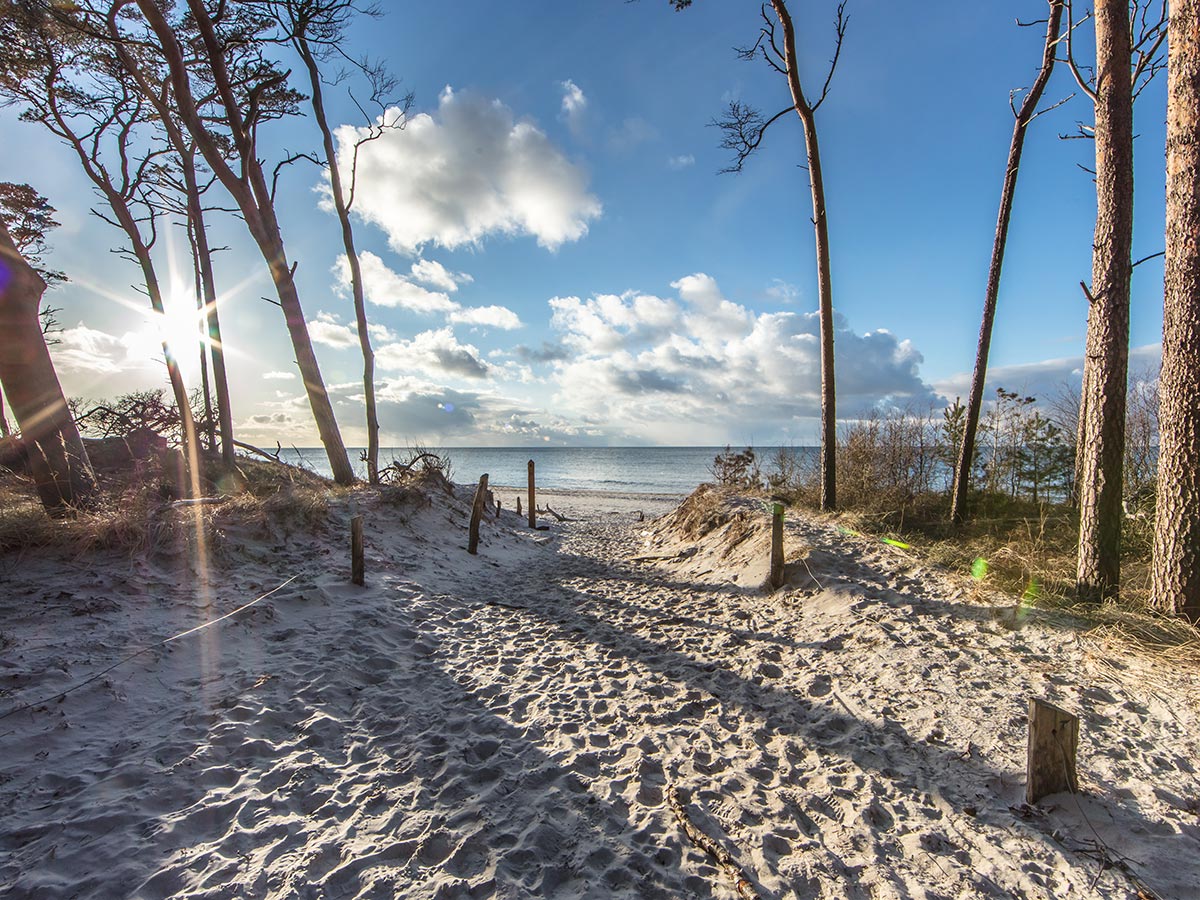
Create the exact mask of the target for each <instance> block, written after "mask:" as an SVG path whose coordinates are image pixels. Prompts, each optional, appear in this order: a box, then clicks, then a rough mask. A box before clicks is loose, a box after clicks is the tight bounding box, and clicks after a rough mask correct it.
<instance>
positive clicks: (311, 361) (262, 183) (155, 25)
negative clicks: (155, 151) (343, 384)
mask: <svg viewBox="0 0 1200 900" xmlns="http://www.w3.org/2000/svg"><path fill="white" fill-rule="evenodd" d="M136 2H137V6H138V9H140V10H141V12H142V15H143V16H145V18H146V22H147V23H148V24H149V25H150V28H151V30H153V32H154V34H155V36H156V37H157V38H158V41H159V43H160V45H161V49H162V51H163V54H164V57H165V59H166V62H167V65H168V67H169V69H170V80H171V85H172V89H173V91H174V94H175V98H176V102H177V103H178V106H179V114H180V117H181V118H182V120H183V122H184V124H185V125H186V126H187V129H188V132H189V133H190V134H191V135H192V138H193V139H194V140H195V141H196V145H197V147H199V149H200V152H201V153H202V154H203V155H204V159H205V161H206V162H207V163H208V165H209V167H210V168H211V169H212V170H213V172H214V173H216V176H217V178H218V179H220V181H221V184H222V185H224V187H225V189H226V190H227V191H229V193H230V196H232V197H233V199H234V201H235V202H236V203H237V204H238V209H239V211H240V212H241V213H242V217H243V218H244V219H245V221H246V227H247V228H248V229H249V231H250V234H251V236H252V237H253V238H254V241H255V243H256V244H257V245H258V248H259V252H260V253H261V254H262V256H263V259H264V260H265V261H266V263H267V268H268V270H269V271H270V273H271V280H272V281H273V282H274V283H275V292H276V295H277V296H278V297H279V305H280V307H281V308H282V309H283V315H284V320H285V322H286V323H287V329H288V334H289V335H290V337H291V339H292V348H293V350H294V351H295V353H296V365H297V366H298V367H299V369H300V377H301V378H302V379H303V380H304V389H305V392H306V393H307V395H308V402H309V406H310V407H311V409H312V413H313V419H314V420H315V421H316V425H317V432H318V433H319V434H320V437H321V443H322V444H323V445H324V447H325V454H326V456H327V457H328V459H329V467H330V469H331V470H332V472H333V477H334V480H335V481H336V482H337V483H338V484H351V483H352V482H353V481H354V469H353V468H352V467H351V465H350V458H349V456H348V455H347V454H346V446H345V444H343V443H342V435H341V432H340V431H339V430H338V425H337V418H336V417H335V416H334V413H333V404H332V403H331V402H330V400H329V394H328V392H327V391H326V390H325V381H324V379H323V378H322V376H321V368H320V366H319V365H318V364H317V356H316V353H315V352H314V351H313V346H312V340H311V338H310V337H309V334H308V325H307V323H306V322H305V320H304V310H303V308H302V307H301V306H300V296H299V293H298V292H297V290H296V282H295V280H294V277H293V272H292V269H291V267H290V266H289V265H288V260H287V253H286V252H285V250H284V246H283V238H282V236H281V234H280V231H279V222H278V220H277V219H276V217H275V210H274V206H273V201H272V198H271V192H270V190H269V189H268V187H267V181H266V177H265V175H264V174H263V170H262V165H261V163H260V162H259V159H258V157H257V155H256V151H255V147H254V145H253V141H252V140H251V139H250V136H249V134H248V132H247V129H246V127H245V123H244V120H243V118H242V114H241V111H240V110H239V107H238V104H237V98H236V97H235V96H234V90H233V85H232V81H231V80H230V77H229V73H228V71H227V70H226V65H225V59H224V56H223V54H222V49H221V46H220V41H219V40H218V38H217V35H216V31H215V29H214V27H213V22H212V19H211V18H210V17H209V15H208V12H207V11H206V10H205V8H204V4H203V3H202V2H201V0H187V7H188V9H189V10H190V11H191V13H192V15H193V17H194V19H195V21H196V25H197V27H198V29H199V32H200V36H201V38H202V41H203V44H204V47H205V52H206V56H207V61H208V63H209V64H210V66H211V70H212V75H213V78H214V80H215V83H216V88H217V92H218V94H219V95H220V98H221V103H222V105H223V106H224V109H225V114H226V116H227V117H228V119H229V125H230V130H231V132H232V135H233V141H234V145H235V146H236V148H237V151H238V157H239V159H238V162H239V165H240V168H241V170H242V174H241V175H238V174H237V173H235V172H234V171H233V170H232V169H231V168H230V167H229V164H228V163H227V162H226V160H225V157H224V154H223V153H222V152H221V149H220V148H219V147H218V146H217V144H216V141H215V140H214V139H213V137H212V135H211V134H210V133H209V131H208V128H207V124H206V122H205V121H204V119H202V118H201V116H200V113H199V111H198V110H197V109H196V104H195V100H194V98H193V96H192V92H191V83H190V81H189V75H188V70H187V64H186V62H185V60H184V55H183V49H182V47H181V46H180V44H179V39H178V38H177V37H176V35H175V32H174V30H173V29H172V27H171V25H170V24H169V23H168V22H167V20H166V17H165V16H164V15H163V12H162V10H161V9H160V8H159V6H158V4H157V3H156V2H155V0H136ZM110 29H111V30H112V31H113V32H116V31H117V29H116V27H115V24H114V18H113V17H110ZM118 52H120V51H119V50H118ZM122 62H123V64H124V65H125V66H126V67H127V68H132V69H136V68H137V65H136V61H134V60H132V59H131V58H130V57H129V55H128V54H122Z"/></svg>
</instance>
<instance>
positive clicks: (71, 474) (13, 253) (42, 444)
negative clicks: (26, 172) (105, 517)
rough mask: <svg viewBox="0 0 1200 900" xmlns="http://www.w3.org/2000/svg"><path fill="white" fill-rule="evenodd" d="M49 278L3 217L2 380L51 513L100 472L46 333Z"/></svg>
mask: <svg viewBox="0 0 1200 900" xmlns="http://www.w3.org/2000/svg"><path fill="white" fill-rule="evenodd" d="M45 290H46V283H45V281H43V280H42V278H41V276H40V275H38V273H37V272H35V271H34V270H33V268H32V267H31V266H30V265H29V264H28V263H27V262H26V261H25V260H24V258H23V257H22V256H21V254H20V253H18V252H17V248H16V245H15V244H14V243H13V240H12V238H11V237H10V236H9V233H8V229H7V228H6V227H5V226H4V223H3V222H0V335H3V336H4V339H3V340H0V384H3V387H4V392H5V393H6V394H7V395H8V401H9V405H10V406H11V407H12V411H13V416H14V417H15V418H16V420H17V427H18V428H20V429H21V438H22V440H23V441H24V443H25V446H26V449H27V451H28V454H29V464H30V469H31V470H32V472H33V477H34V483H35V485H36V487H37V492H38V498H39V499H40V500H41V502H42V506H43V507H44V508H45V509H46V511H47V512H49V513H50V514H51V515H61V514H63V513H65V512H67V511H69V510H70V508H71V507H75V506H82V505H84V504H86V503H87V501H88V500H89V498H90V497H91V496H92V495H93V494H94V493H95V490H96V476H95V473H94V472H93V471H92V466H91V463H90V462H89V460H88V455H87V450H86V448H85V447H84V445H83V439H82V438H81V437H80V435H79V429H78V427H76V425H75V420H74V419H73V418H72V417H71V412H70V409H69V408H68V406H67V399H66V397H65V396H63V392H62V386H61V385H60V384H59V381H58V374H57V373H56V372H55V371H54V362H53V361H52V360H51V358H50V351H49V349H48V348H47V347H46V339H45V336H44V335H43V334H42V323H41V320H40V319H39V318H38V308H39V306H40V304H41V300H42V294H43V293H44V292H45Z"/></svg>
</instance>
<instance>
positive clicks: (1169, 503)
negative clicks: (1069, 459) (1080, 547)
mask: <svg viewBox="0 0 1200 900" xmlns="http://www.w3.org/2000/svg"><path fill="white" fill-rule="evenodd" d="M1168 35H1169V36H1168V41H1169V42H1170V49H1169V51H1168V53H1169V56H1168V63H1167V68H1168V84H1167V234H1166V249H1167V253H1166V261H1165V273H1164V281H1165V292H1164V295H1165V296H1164V302H1163V348H1162V375H1161V376H1160V379H1161V380H1160V382H1159V392H1158V393H1159V403H1160V408H1159V429H1160V431H1159V443H1158V488H1157V501H1156V506H1155V519H1154V562H1153V568H1152V570H1151V579H1150V596H1151V602H1152V603H1153V604H1154V606H1156V607H1157V608H1158V609H1160V610H1162V611H1164V612H1167V613H1172V614H1178V615H1184V616H1187V617H1188V618H1190V619H1191V620H1192V621H1198V620H1200V247H1198V246H1197V235H1200V3H1197V0H1171V21H1170V28H1169V32H1168Z"/></svg>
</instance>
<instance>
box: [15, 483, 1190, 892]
mask: <svg viewBox="0 0 1200 900" xmlns="http://www.w3.org/2000/svg"><path fill="white" fill-rule="evenodd" d="M497 493H498V496H500V497H501V499H502V501H503V512H502V514H501V517H500V519H499V521H497V520H496V519H495V518H493V517H488V518H487V519H486V520H485V522H484V526H483V531H482V541H481V546H480V551H479V554H478V555H477V556H470V555H468V554H467V553H466V551H465V546H466V541H467V533H466V517H467V513H468V507H469V501H470V496H471V493H470V489H469V488H459V489H458V490H457V492H456V493H455V495H454V496H450V495H446V494H440V493H438V492H436V491H435V492H434V493H432V494H431V495H430V496H429V498H428V499H429V500H430V502H429V503H428V504H426V503H425V502H424V500H423V499H422V498H420V497H418V496H415V495H413V494H411V493H404V492H397V491H391V492H388V491H385V492H382V493H381V492H378V491H372V490H370V489H366V488H363V489H359V490H357V491H355V492H354V493H352V494H344V493H343V494H339V495H336V496H335V497H334V499H332V500H331V501H330V506H329V510H328V513H327V514H325V515H323V516H319V517H317V519H318V521H317V523H316V524H315V525H313V524H304V523H298V522H297V521H295V520H294V519H292V518H289V517H287V516H282V515H281V516H275V515H272V514H256V515H252V516H251V515H245V514H244V513H242V512H240V511H239V510H238V508H237V504H236V503H228V504H215V505H212V506H204V507H201V508H199V511H198V514H199V515H201V516H203V517H204V518H205V519H206V521H207V522H208V526H209V527H208V530H209V531H210V532H211V539H210V540H209V541H207V546H206V550H205V553H204V555H203V558H204V559H206V560H207V565H200V564H198V562H197V560H198V558H200V557H199V556H198V554H197V553H196V546H195V544H196V542H195V541H194V540H191V541H182V540H171V541H165V542H163V543H162V544H161V545H160V546H158V547H157V548H152V549H148V550H146V551H145V552H138V553H134V554H132V555H131V554H130V553H128V552H122V553H117V552H100V553H92V554H89V555H87V556H83V557H79V558H75V557H73V556H72V555H71V554H70V553H67V552H64V551H61V550H59V551H55V552H54V553H53V554H50V553H49V552H40V553H38V554H34V553H32V552H29V553H27V554H25V555H24V556H14V555H9V556H4V557H0V716H3V718H0V810H2V811H3V813H2V815H0V894H2V895H3V896H5V897H31V898H69V897H70V898H75V897H80V898H110V897H139V898H160V897H161V898H165V897H204V898H240V897H272V898H274V897H278V898H285V897H304V898H326V900H333V898H385V897H386V898H392V897H405V898H410V897H411V898H427V897H429V898H432V897H443V898H450V897H504V898H516V897H564V898H566V897H594V898H607V897H628V898H642V897H720V898H731V897H737V896H739V895H740V896H760V897H803V898H815V897H826V898H842V897H854V898H859V897H861V898H876V897H879V898H910V897H911V898H951V897H953V898H972V897H1023V898H1024V897H1028V898H1035V897H1036V898H1064V897H1138V896H1139V891H1142V892H1143V893H1142V894H1141V896H1145V897H1152V896H1159V897H1164V898H1167V897H1175V898H1189V897H1197V896H1200V816H1198V814H1200V781H1198V779H1197V775H1196V766H1197V765H1200V762H1197V761H1198V760H1200V752H1198V751H1200V748H1198V746H1197V743H1198V739H1200V728H1198V725H1200V721H1198V719H1200V715H1198V713H1197V702H1196V695H1197V691H1198V687H1197V680H1196V678H1195V677H1194V676H1192V675H1190V674H1189V673H1187V672H1186V671H1184V672H1179V671H1176V670H1174V669H1171V668H1169V667H1165V666H1157V665H1153V664H1150V663H1144V662H1142V661H1139V660H1138V659H1136V658H1133V657H1122V656H1120V655H1115V654H1114V653H1112V652H1111V651H1106V650H1104V649H1102V648H1099V647H1097V646H1096V645H1095V644H1094V643H1093V642H1090V641H1089V640H1087V639H1086V637H1083V638H1081V637H1080V635H1079V633H1078V632H1077V631H1076V630H1074V629H1071V628H1067V627H1064V626H1063V624H1062V622H1061V620H1060V619H1058V618H1055V617H1054V616H1052V615H1049V614H1044V613H1042V612H1041V611H1038V610H1032V611H1023V610H1022V609H1021V608H1020V605H1019V603H1015V601H1013V600H1012V599H1011V598H998V597H995V596H991V595H988V594H986V593H985V592H983V591H981V590H979V589H978V587H977V586H974V585H973V584H972V583H971V582H970V581H969V580H968V579H966V578H962V577H959V576H956V575H953V574H950V573H946V572H942V571H938V570H935V569H931V568H929V567H927V566H925V565H923V564H921V563H920V562H919V561H918V560H915V559H914V558H913V557H912V556H911V555H910V554H908V553H906V552H904V551H903V550H900V549H897V548H895V547H890V546H888V545H885V544H883V543H881V542H879V541H875V540H871V539H869V538H865V537H860V536H856V535H852V534H847V533H845V532H843V531H840V530H839V529H838V528H837V527H836V526H835V525H834V524H832V523H829V522H824V521H818V520H815V519H812V518H805V517H803V516H801V515H799V514H789V518H788V524H787V544H788V547H789V562H788V567H787V575H788V583H787V584H786V585H785V587H784V588H783V589H782V590H780V591H778V592H776V593H774V594H770V593H767V592H765V591H763V590H762V589H761V575H762V573H763V572H764V571H765V569H764V568H763V565H762V561H763V555H764V553H765V547H766V544H765V543H764V542H765V540H766V534H767V515H766V512H765V511H764V509H763V507H762V504H761V503H756V502H753V501H747V500H738V499H736V498H735V499H729V498H711V497H709V498H701V499H702V501H703V502H702V503H701V502H700V501H693V502H692V506H691V507H689V508H685V509H684V510H682V511H680V512H677V513H673V514H671V515H666V516H663V518H660V519H658V520H653V521H652V520H651V516H652V515H661V514H664V513H668V512H669V510H671V509H672V508H673V506H674V504H675V501H676V499H677V498H669V497H663V498H658V499H655V498H646V497H640V496H629V495H586V494H550V493H547V494H540V495H539V504H541V503H544V502H546V501H549V502H550V504H551V505H552V506H553V508H554V509H555V510H556V511H557V512H559V513H560V514H563V515H565V516H567V518H568V521H566V522H558V521H557V520H555V519H553V518H549V519H548V518H547V517H545V516H543V517H542V518H541V520H540V521H541V522H543V523H544V524H546V525H548V526H549V527H548V529H547V530H545V531H531V530H529V529H528V528H526V527H524V526H523V525H522V521H523V520H522V519H518V518H517V516H516V514H515V511H514V510H513V508H512V506H511V505H510V504H513V502H514V500H515V497H516V489H502V490H498V491H497ZM523 502H524V501H523ZM639 510H640V511H642V513H643V514H644V515H645V516H646V520H645V521H638V518H639V517H638V511H639ZM355 513H359V514H362V515H363V516H364V518H365V522H366V547H367V551H366V580H367V584H366V586H365V587H357V586H354V585H352V584H350V583H349V558H348V557H349V524H348V523H349V519H350V516H351V515H353V514H355ZM196 514H197V510H195V509H176V510H165V511H164V512H163V513H162V516H163V517H164V521H166V520H169V519H170V518H171V517H177V518H179V519H180V520H181V521H182V522H186V521H188V517H190V516H193V515H196ZM175 530H176V531H181V532H184V533H186V531H187V529H186V528H185V527H184V526H183V525H182V524H177V526H176V529H175ZM639 558H640V559H639ZM735 575H736V576H737V579H736V580H735V579H734V576H735ZM292 578H294V580H292V581H290V582H289V583H288V584H287V585H286V586H285V587H283V588H282V589H281V590H278V591H277V592H276V593H274V594H272V595H271V596H269V597H267V598H265V599H263V600H261V601H260V602H258V603H257V604H254V605H253V606H251V607H250V608H248V609H246V610H244V611H242V612H240V613H238V614H237V615H234V616H232V617H230V618H228V619H226V620H224V621H221V622H219V623H217V624H214V625H211V626H210V627H207V628H204V629H202V630H200V631H198V632H195V633H193V634H190V635H187V636H184V637H181V638H179V639H177V640H172V641H169V642H167V643H158V642H160V641H162V640H163V639H165V638H168V637H171V636H172V635H175V634H178V633H180V632H183V631H185V630H187V629H190V628H192V627H194V626H197V625H200V624H202V623H204V622H206V621H210V620H212V619H214V618H216V617H218V616H221V615H224V614H226V613H228V612H230V611H232V610H234V609H237V608H238V607H240V606H242V605H243V604H246V603H247V602H248V601H251V600H253V599H254V598H255V597H257V596H259V595H261V594H263V593H265V592H267V591H270V590H272V589H273V588H275V587H277V586H278V585H280V584H282V583H284V582H285V581H286V580H287V579H292ZM756 582H757V583H756ZM156 644H157V646H153V645H156ZM147 646H152V647H153V648H152V649H151V650H149V651H148V652H144V653H141V654H139V655H137V656H135V657H134V658H132V659H129V660H128V661H126V662H124V663H122V664H120V665H118V666H117V667H116V668H114V669H113V670H112V671H110V672H108V673H107V674H104V675H102V676H101V677H99V678H96V679H95V680H92V681H90V682H88V683H86V684H84V685H83V686H82V687H79V688H78V689H75V690H72V691H71V692H70V693H69V694H67V695H66V696H65V697H61V698H58V697H55V695H56V694H58V693H59V692H61V691H64V690H67V689H70V688H72V687H73V686H76V685H79V684H81V683H83V682H85V681H87V679H89V678H91V677H92V676H94V675H95V674H96V673H98V672H100V671H102V670H104V669H105V668H107V667H109V666H110V665H112V664H113V663H116V662H118V661H119V660H121V659H123V658H125V657H127V656H128V655H130V654H132V653H135V652H136V651H138V650H139V649H140V648H143V647H147ZM1031 697H1041V698H1044V699H1047V700H1049V701H1051V702H1054V703H1056V704H1059V705H1061V706H1063V707H1064V708H1066V709H1068V710H1069V711H1071V712H1074V713H1077V714H1079V715H1080V716H1081V720H1082V722H1081V738H1080V749H1079V776H1080V786H1081V789H1082V792H1081V793H1080V794H1078V795H1071V794H1061V795H1053V796H1051V797H1049V798H1046V799H1045V800H1043V801H1042V802H1041V803H1039V804H1038V805H1036V806H1027V805H1026V804H1025V803H1024V790H1025V786H1024V768H1025V752H1026V749H1025V747H1026V712H1027V706H1028V703H1029V699H1030V698H1031ZM43 701H44V702H43ZM27 705H28V707H27V708H25V707H26V706H27ZM14 710H17V711H15V712H14ZM672 799H674V800H676V801H677V803H676V804H674V809H673V808H672V807H673V804H672V803H671V802H670V801H671V800H672ZM678 812H682V815H683V817H684V819H685V820H686V821H687V822H688V823H689V824H690V825H691V826H692V827H693V828H694V829H697V830H698V831H699V832H701V833H703V834H705V835H707V836H708V837H709V839H710V840H711V842H712V843H713V845H714V846H715V847H717V848H719V849H720V850H721V851H723V859H724V861H725V862H724V863H720V862H718V861H717V859H716V857H714V856H713V855H712V854H710V853H708V852H706V851H705V850H704V849H702V848H701V847H700V846H698V844H697V843H696V842H695V841H694V840H693V839H692V838H690V837H689V836H688V835H687V834H686V833H685V830H684V827H683V822H682V821H681V819H680V817H679V815H678ZM739 879H741V881H740V882H739ZM739 892H740V894H739Z"/></svg>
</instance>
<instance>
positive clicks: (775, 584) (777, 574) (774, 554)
mask: <svg viewBox="0 0 1200 900" xmlns="http://www.w3.org/2000/svg"><path fill="white" fill-rule="evenodd" d="M782 586H783V504H782V503H775V504H772V507H771V588H772V589H776V588H780V587H782Z"/></svg>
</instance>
